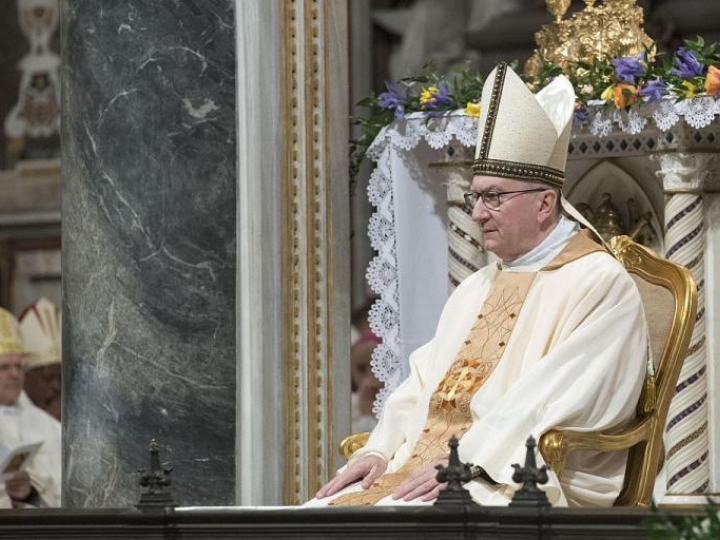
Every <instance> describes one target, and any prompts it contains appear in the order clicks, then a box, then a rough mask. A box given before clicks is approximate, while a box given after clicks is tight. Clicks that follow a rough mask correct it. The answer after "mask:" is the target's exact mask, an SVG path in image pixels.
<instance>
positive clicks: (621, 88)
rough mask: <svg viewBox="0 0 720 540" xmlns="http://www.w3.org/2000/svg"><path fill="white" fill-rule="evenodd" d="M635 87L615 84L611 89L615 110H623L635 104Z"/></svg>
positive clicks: (636, 90) (636, 92) (636, 93)
mask: <svg viewBox="0 0 720 540" xmlns="http://www.w3.org/2000/svg"><path fill="white" fill-rule="evenodd" d="M637 95H638V89H637V86H633V85H631V84H616V85H615V87H614V88H613V92H612V98H613V103H615V108H616V109H624V108H625V107H627V106H628V105H632V104H633V103H635V100H636V99H637Z"/></svg>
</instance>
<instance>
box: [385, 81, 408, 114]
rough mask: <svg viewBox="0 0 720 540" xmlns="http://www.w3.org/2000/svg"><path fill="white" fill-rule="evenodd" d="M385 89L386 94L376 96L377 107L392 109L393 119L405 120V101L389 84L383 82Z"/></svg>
mask: <svg viewBox="0 0 720 540" xmlns="http://www.w3.org/2000/svg"><path fill="white" fill-rule="evenodd" d="M385 88H387V92H383V93H382V94H380V95H379V96H378V105H380V107H382V108H383V109H388V110H393V109H394V110H395V118H397V119H398V120H402V119H403V118H405V100H404V99H403V98H402V96H401V95H400V94H399V93H398V91H397V90H396V89H395V87H394V86H393V85H392V84H391V83H390V82H388V81H385Z"/></svg>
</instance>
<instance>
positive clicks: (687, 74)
mask: <svg viewBox="0 0 720 540" xmlns="http://www.w3.org/2000/svg"><path fill="white" fill-rule="evenodd" d="M675 65H676V66H677V67H674V68H672V69H671V70H670V74H672V75H675V76H677V77H680V78H681V79H692V78H693V77H697V76H699V75H702V72H703V69H704V66H703V65H702V64H701V63H700V62H698V61H697V58H695V54H694V53H693V52H692V51H686V50H685V47H680V48H679V49H678V50H677V53H675Z"/></svg>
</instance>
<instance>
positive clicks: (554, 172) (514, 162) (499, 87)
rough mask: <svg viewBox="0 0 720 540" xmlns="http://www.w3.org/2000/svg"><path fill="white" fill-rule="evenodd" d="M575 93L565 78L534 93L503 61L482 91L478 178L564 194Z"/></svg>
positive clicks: (473, 167)
mask: <svg viewBox="0 0 720 540" xmlns="http://www.w3.org/2000/svg"><path fill="white" fill-rule="evenodd" d="M574 110H575V91H574V90H573V87H572V84H571V83H570V81H569V80H568V79H567V78H566V77H564V76H562V75H560V76H558V77H556V78H555V79H554V80H553V81H552V82H551V83H550V84H548V85H547V86H546V87H545V88H543V89H542V90H540V92H538V93H537V94H533V93H532V92H530V90H529V89H528V88H527V86H526V85H525V83H524V82H523V81H522V80H521V79H520V77H518V75H517V74H516V73H515V72H514V71H513V70H512V69H511V68H510V67H508V65H507V64H506V63H504V62H502V63H500V64H499V65H498V66H497V67H496V68H495V70H494V71H493V72H492V73H491V74H490V76H488V78H487V80H486V81H485V85H484V87H483V92H482V98H481V106H480V111H481V114H480V119H479V121H478V144H477V149H476V152H475V160H474V162H473V166H472V171H473V174H487V175H488V176H502V177H505V178H514V179H517V180H525V181H529V182H540V183H543V184H548V185H551V186H552V187H555V188H558V189H562V186H563V182H564V181H565V164H566V161H567V154H568V145H569V143H570V135H571V132H572V118H573V113H574Z"/></svg>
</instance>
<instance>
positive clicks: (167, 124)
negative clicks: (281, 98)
mask: <svg viewBox="0 0 720 540" xmlns="http://www.w3.org/2000/svg"><path fill="white" fill-rule="evenodd" d="M62 5H63V17H62V25H63V27H62V38H63V43H62V139H63V147H62V172H63V188H64V191H63V204H62V220H63V221H62V242H63V296H64V298H63V319H64V320H63V348H64V351H63V352H64V355H63V356H64V361H63V370H64V371H63V377H64V379H63V381H64V393H63V399H64V402H63V407H64V410H63V437H64V455H63V467H64V469H63V484H64V485H63V503H64V505H66V506H72V507H117V506H127V505H132V504H135V502H137V499H138V493H139V492H138V488H137V487H136V471H137V469H138V468H139V467H144V466H146V463H147V456H148V452H147V448H148V443H149V442H150V439H152V438H156V439H157V440H158V441H159V443H160V451H161V458H162V459H163V461H164V462H167V463H168V464H170V465H172V466H173V467H174V472H173V478H174V483H173V487H172V491H173V493H174V495H175V498H176V501H177V502H179V503H180V504H186V505H222V504H232V503H234V502H235V493H236V485H235V444H236V434H235V400H236V382H235V381H236V379H235V362H236V356H235V348H236V347H235V291H236V229H235V217H236V216H235V214H236V206H235V204H236V203H235V199H236V143H235V129H236V125H235V124H236V120H235V118H236V107H235V101H236V94H235V55H234V51H235V19H234V2H233V0H207V1H204V2H197V1H183V2H166V1H157V2H148V1H146V0H125V1H123V2H111V1H96V0H65V1H64V2H63V3H62Z"/></svg>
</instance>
